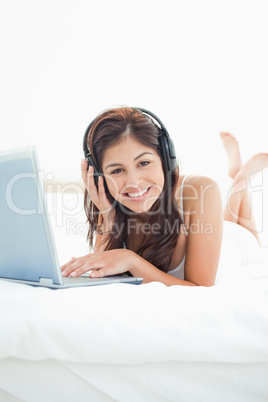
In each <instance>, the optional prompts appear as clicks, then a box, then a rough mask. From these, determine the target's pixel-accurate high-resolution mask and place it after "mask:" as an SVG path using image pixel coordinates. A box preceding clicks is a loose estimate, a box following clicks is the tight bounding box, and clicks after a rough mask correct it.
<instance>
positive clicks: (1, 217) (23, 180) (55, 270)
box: [0, 146, 142, 289]
mask: <svg viewBox="0 0 268 402" xmlns="http://www.w3.org/2000/svg"><path fill="white" fill-rule="evenodd" d="M0 279H1V280H2V279H4V280H8V281H14V282H20V283H25V284H29V285H34V286H43V287H48V288H52V289H63V288H70V287H75V286H95V285H104V284H112V283H131V284H140V283H141V282H142V278H134V277H130V276H128V275H127V274H123V275H114V276H106V277H104V278H90V277H89V276H80V277H77V278H71V277H67V278H64V277H62V274H61V269H60V265H59V262H58V256H57V252H56V247H55V241H54V236H53V233H52V228H51V223H50V219H49V215H48V213H47V207H46V198H45V192H44V186H43V181H42V179H41V175H40V169H39V163H38V157H37V152H36V148H35V147H34V146H30V147H24V148H19V149H12V150H8V151H3V152H0Z"/></svg>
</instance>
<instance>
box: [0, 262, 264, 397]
mask: <svg viewBox="0 0 268 402" xmlns="http://www.w3.org/2000/svg"><path fill="white" fill-rule="evenodd" d="M232 278H233V279H232V281H230V272H229V271H228V269H225V270H223V271H221V272H219V274H218V277H217V284H216V286H214V287H210V288H205V287H194V288H193V287H183V286H172V287H166V286H165V285H163V284H161V283H156V282H154V283H150V284H145V285H140V286H136V285H125V284H114V285H103V286H98V287H91V288H79V289H78V288H76V289H64V290H50V289H45V288H34V287H30V286H27V285H21V284H15V283H10V282H6V281H0V317H1V334H0V340H1V342H0V373H1V374H0V390H1V392H0V396H1V397H2V399H1V401H2V400H3V401H7V402H8V401H9V400H10V401H13V400H14V401H15V400H16V399H14V398H17V400H23V401H34V400H37V399H34V397H35V398H36V392H38V393H39V394H40V395H39V397H38V401H40V402H42V401H53V400H55V401H61V400H64V401H68V400H70V401H75V400H79V401H83V400H85V401H87V400H92V401H94V400H96V401H106V400H118V401H119V400H122V401H125V400H128V401H131V400H133V401H150V400H151V401H164V400H170V401H173V400H174V401H187V400H198V401H203V400H204V401H207V400H215V401H223V400H228V401H230V400H231V401H232V400H233V401H234V402H238V401H240V400H241V402H242V401H243V402H245V401H250V402H253V401H254V402H257V401H264V400H266V396H267V397H268V381H267V380H268V265H267V263H263V264H259V265H254V266H249V267H244V268H243V269H242V268H237V269H235V270H234V268H232ZM18 373H20V377H19V378H18ZM23 373H24V374H23ZM32 383H34V385H31V384H32ZM65 386H66V387H67V388H66V390H64V387H65ZM57 387H58V388H57ZM1 393H2V394H1ZM200 393H201V394H200ZM41 394H42V395H41ZM59 394H60V396H59ZM198 394H199V395H202V397H200V396H199V399H195V398H194V396H196V397H197V395H198ZM23 395H24V396H23ZM51 395H53V397H52V396H51ZM77 395H78V396H79V398H78V396H77ZM89 395H90V398H91V399H87V397H89ZM126 395H128V398H127V399H126ZM131 395H133V399H131V398H132V397H130V396H131ZM212 396H214V399H213V398H212ZM216 396H217V398H216V399H215V397H216ZM253 397H254V398H255V399H253ZM3 398H5V399H3ZM12 398H13V399H12ZM20 398H21V399H20ZM53 398H54V399H53ZM63 398H64V399H63ZM77 398H78V399H77ZM124 398H125V399H124ZM208 398H210V399H208Z"/></svg>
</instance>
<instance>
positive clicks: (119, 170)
mask: <svg viewBox="0 0 268 402" xmlns="http://www.w3.org/2000/svg"><path fill="white" fill-rule="evenodd" d="M122 171H123V169H115V170H113V171H112V172H111V174H117V173H121V172H122Z"/></svg>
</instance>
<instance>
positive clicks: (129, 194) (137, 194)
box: [127, 187, 149, 198]
mask: <svg viewBox="0 0 268 402" xmlns="http://www.w3.org/2000/svg"><path fill="white" fill-rule="evenodd" d="M148 190H149V187H147V188H145V189H144V190H141V191H137V192H136V193H127V195H128V197H131V198H135V197H141V196H142V195H143V194H145V193H146V192H147V191H148Z"/></svg>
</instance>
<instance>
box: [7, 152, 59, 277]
mask: <svg viewBox="0 0 268 402" xmlns="http://www.w3.org/2000/svg"><path fill="white" fill-rule="evenodd" d="M0 215H1V224H0V277H2V278H9V279H19V280H24V281H33V282H39V281H40V278H50V279H52V280H53V283H55V284H63V279H62V276H61V273H60V271H59V269H58V268H59V262H58V257H57V253H56V248H55V244H54V239H53V236H52V231H51V227H50V221H49V219H48V215H47V209H46V202H45V197H44V194H43V183H42V178H41V177H40V170H39V166H38V161H37V154H36V149H35V147H26V148H20V149H14V150H11V151H5V152H1V153H0Z"/></svg>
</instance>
